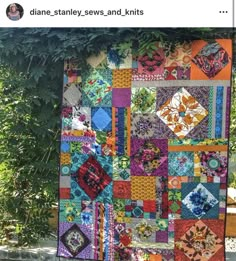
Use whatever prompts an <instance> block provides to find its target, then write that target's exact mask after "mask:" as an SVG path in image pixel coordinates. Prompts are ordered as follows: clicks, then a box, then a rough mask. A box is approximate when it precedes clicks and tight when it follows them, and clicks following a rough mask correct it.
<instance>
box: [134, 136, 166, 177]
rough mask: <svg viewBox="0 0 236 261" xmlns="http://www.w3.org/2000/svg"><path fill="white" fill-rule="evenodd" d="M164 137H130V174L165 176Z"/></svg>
mask: <svg viewBox="0 0 236 261" xmlns="http://www.w3.org/2000/svg"><path fill="white" fill-rule="evenodd" d="M167 151H168V143H167V140H166V139H135V138H133V139H131V165H130V169H131V175H132V176H167V175H168V159H167V153H168V152H167Z"/></svg>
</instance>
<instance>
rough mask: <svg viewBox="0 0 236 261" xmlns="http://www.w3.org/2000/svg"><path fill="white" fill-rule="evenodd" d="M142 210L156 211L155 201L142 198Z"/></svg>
mask: <svg viewBox="0 0 236 261" xmlns="http://www.w3.org/2000/svg"><path fill="white" fill-rule="evenodd" d="M143 211H144V212H156V201H154V200H144V201H143Z"/></svg>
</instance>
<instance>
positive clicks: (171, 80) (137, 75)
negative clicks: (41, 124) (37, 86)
mask: <svg viewBox="0 0 236 261" xmlns="http://www.w3.org/2000/svg"><path fill="white" fill-rule="evenodd" d="M231 46H232V42H231V40H230V39H215V40H209V41H205V40H204V41H203V40H194V41H191V42H190V41H188V42H186V41H184V42H182V43H178V44H176V47H175V49H174V50H172V51H170V43H168V42H165V43H159V42H157V43H156V50H153V53H152V55H151V56H150V55H148V54H144V55H139V53H138V49H137V44H133V43H121V44H118V45H115V46H112V47H109V48H108V49H107V50H104V51H102V52H101V53H100V54H99V55H97V56H95V55H94V56H91V57H89V58H88V60H87V63H88V65H89V69H87V70H86V71H83V69H82V68H81V67H80V61H79V59H78V60H76V59H72V60H67V61H65V67H64V87H63V106H62V111H61V154H60V173H59V176H60V185H59V192H60V193H59V195H60V196H59V226H58V230H59V233H58V252H57V255H58V256H60V257H65V258H76V259H80V260H100V261H103V260H104V261H159V260H165V261H180V260H181V261H183V260H184V261H190V260H191V261H201V260H202V261H208V260H209V261H223V260H225V256H224V248H225V247H224V231H225V216H226V215H225V214H226V187H227V186H226V185H227V184H226V181H227V168H228V145H229V142H228V138H229V108H230V92H231V89H230V77H231V65H232V47H231Z"/></svg>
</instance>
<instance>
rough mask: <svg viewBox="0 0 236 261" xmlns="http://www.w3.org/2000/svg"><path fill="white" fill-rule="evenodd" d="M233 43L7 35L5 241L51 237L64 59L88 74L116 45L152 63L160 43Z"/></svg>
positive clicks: (198, 34) (191, 33)
mask: <svg viewBox="0 0 236 261" xmlns="http://www.w3.org/2000/svg"><path fill="white" fill-rule="evenodd" d="M231 35H232V32H231V31H230V29H227V30H225V29H223V28H222V29H207V28H204V29H203V28H189V29H187V28H183V29H175V28H163V29H156V28H73V29H66V28H57V29H56V28H1V29H0V64H1V66H0V83H1V84H0V97H1V99H0V122H1V128H0V162H1V164H0V220H2V225H1V226H0V227H2V238H5V239H6V234H8V235H9V233H13V230H15V233H16V234H17V237H18V240H19V244H21V245H22V244H29V243H34V242H36V241H37V240H38V239H39V238H40V237H42V236H46V235H47V234H48V233H49V231H50V230H49V227H48V223H47V219H48V217H49V216H50V212H49V210H50V207H51V206H52V205H53V204H55V202H56V201H57V187H58V182H57V181H58V163H59V162H58V161H59V134H60V116H59V115H60V114H59V112H60V105H61V104H60V101H61V89H62V84H63V83H62V80H63V79H62V72H63V61H64V59H66V58H75V57H76V58H79V59H80V62H81V65H82V67H84V68H86V58H87V57H88V56H89V55H90V54H92V53H93V54H97V53H99V52H100V51H101V50H106V49H108V48H110V47H111V46H113V45H114V44H119V43H124V42H130V41H133V42H136V43H137V50H138V52H139V54H142V53H145V52H146V53H148V54H149V55H151V53H152V51H153V50H154V49H155V48H156V47H155V45H154V43H155V41H161V42H165V40H167V39H168V41H171V42H173V43H176V42H178V41H183V40H187V41H188V40H191V39H200V38H201V39H202V38H204V39H205V38H224V37H231ZM120 51H121V52H122V51H123V50H120ZM233 113H234V112H233ZM235 113H236V112H235ZM235 118H236V117H235ZM233 124H234V123H233ZM235 125H236V124H235ZM234 132H235V127H234V129H233V133H234ZM232 142H233V143H234V144H235V141H233V140H232ZM233 146H234V145H233ZM232 148H234V147H232ZM9 220H13V221H12V222H10V223H9ZM4 222H5V223H4ZM4 224H5V225H4ZM9 226H10V228H9ZM9 230H10V232H9ZM0 234H1V233H0ZM8 237H9V236H8ZM0 239H1V235H0Z"/></svg>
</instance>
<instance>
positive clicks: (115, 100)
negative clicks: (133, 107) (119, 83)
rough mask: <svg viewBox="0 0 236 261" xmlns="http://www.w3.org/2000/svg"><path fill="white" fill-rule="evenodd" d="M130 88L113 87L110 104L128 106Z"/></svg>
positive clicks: (129, 102)
mask: <svg viewBox="0 0 236 261" xmlns="http://www.w3.org/2000/svg"><path fill="white" fill-rule="evenodd" d="M130 104H131V88H113V90H112V106H113V107H130Z"/></svg>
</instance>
